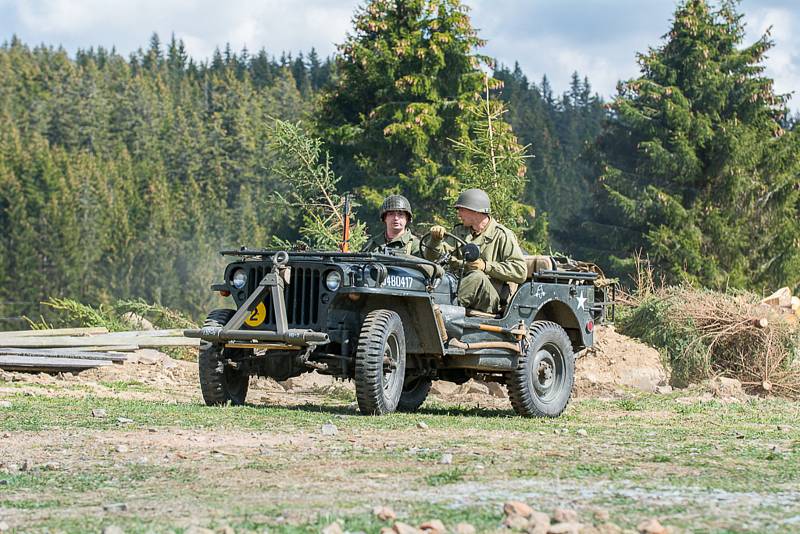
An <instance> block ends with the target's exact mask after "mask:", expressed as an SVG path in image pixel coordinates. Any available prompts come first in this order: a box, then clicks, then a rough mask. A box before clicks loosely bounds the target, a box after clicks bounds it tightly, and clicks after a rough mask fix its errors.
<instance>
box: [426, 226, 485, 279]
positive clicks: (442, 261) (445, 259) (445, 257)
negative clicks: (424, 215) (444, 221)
mask: <svg viewBox="0 0 800 534" xmlns="http://www.w3.org/2000/svg"><path fill="white" fill-rule="evenodd" d="M444 235H445V237H448V236H449V237H452V238H453V240H454V241H455V242H456V243H458V245H459V246H458V247H457V248H459V249H461V267H462V270H463V267H464V265H465V264H466V262H467V261H474V260H476V259H477V258H478V254H480V251H479V250H478V247H477V246H475V245H472V244H471V243H467V242H466V241H464V240H463V239H461V238H460V237H458V236H457V235H454V234H451V233H450V232H447V231H446V232H445V233H444ZM430 237H431V233H430V231H429V232H427V233H425V234H423V236H422V237H421V238H420V239H419V246H420V247H423V248H425V249H427V250H433V251H436V252H437V253H438V254H439V257H438V258H436V259H435V260H434V262H435V263H438V264H439V265H442V266H449V264H450V256H451V253H450V252H444V253H442V252H439V251H438V250H436V249H435V248H434V247H432V246H430V245H429V244H428V241H430ZM470 245H472V247H475V251H474V252H475V258H472V259H469V258H468V256H470V255H471V254H470V252H472V251H468V250H467V249H468V248H470Z"/></svg>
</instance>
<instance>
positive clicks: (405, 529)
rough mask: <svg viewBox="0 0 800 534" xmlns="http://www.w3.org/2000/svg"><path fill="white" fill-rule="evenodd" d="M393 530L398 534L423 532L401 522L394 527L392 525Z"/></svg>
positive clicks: (418, 533)
mask: <svg viewBox="0 0 800 534" xmlns="http://www.w3.org/2000/svg"><path fill="white" fill-rule="evenodd" d="M392 529H393V530H394V531H395V532H396V533H397V534H420V532H422V531H421V530H419V529H418V528H416V527H412V526H411V525H409V524H407V523H402V522H400V521H395V523H394V525H392Z"/></svg>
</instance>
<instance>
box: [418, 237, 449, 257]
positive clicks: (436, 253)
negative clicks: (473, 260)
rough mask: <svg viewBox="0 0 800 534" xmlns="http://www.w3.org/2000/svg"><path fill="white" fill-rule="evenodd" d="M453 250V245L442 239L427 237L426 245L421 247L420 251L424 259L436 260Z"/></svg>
mask: <svg viewBox="0 0 800 534" xmlns="http://www.w3.org/2000/svg"><path fill="white" fill-rule="evenodd" d="M453 250H455V247H454V246H453V245H451V244H450V243H447V242H446V241H445V240H444V239H443V240H441V241H438V242H437V241H434V240H432V239H429V240H428V242H427V247H424V248H423V251H422V253H423V255H424V257H425V259H426V260H438V259H439V258H441V257H442V255H443V254H445V253H447V252H453Z"/></svg>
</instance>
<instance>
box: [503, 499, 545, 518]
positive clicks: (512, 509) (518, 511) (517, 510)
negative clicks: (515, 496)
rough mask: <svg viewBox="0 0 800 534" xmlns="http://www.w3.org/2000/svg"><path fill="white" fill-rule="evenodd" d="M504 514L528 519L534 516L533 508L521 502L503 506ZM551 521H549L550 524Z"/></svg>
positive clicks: (508, 503) (512, 502) (509, 502)
mask: <svg viewBox="0 0 800 534" xmlns="http://www.w3.org/2000/svg"><path fill="white" fill-rule="evenodd" d="M503 513H504V514H506V515H521V516H522V517H525V518H528V517H530V516H531V515H532V514H533V508H531V507H530V506H528V505H527V504H525V503H524V502H520V501H508V502H506V503H505V504H503ZM549 522H550V521H549V520H548V523H549Z"/></svg>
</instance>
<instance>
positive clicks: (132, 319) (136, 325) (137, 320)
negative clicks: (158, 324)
mask: <svg viewBox="0 0 800 534" xmlns="http://www.w3.org/2000/svg"><path fill="white" fill-rule="evenodd" d="M122 320H123V321H125V322H126V323H128V324H129V325H131V328H133V329H134V330H155V329H156V328H155V327H154V326H153V323H151V322H150V321H148V320H147V319H145V318H144V317H142V316H141V315H139V314H138V313H133V312H126V313H123V314H122Z"/></svg>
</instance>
